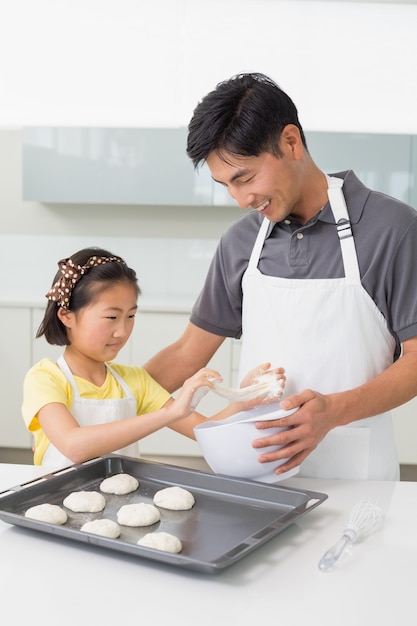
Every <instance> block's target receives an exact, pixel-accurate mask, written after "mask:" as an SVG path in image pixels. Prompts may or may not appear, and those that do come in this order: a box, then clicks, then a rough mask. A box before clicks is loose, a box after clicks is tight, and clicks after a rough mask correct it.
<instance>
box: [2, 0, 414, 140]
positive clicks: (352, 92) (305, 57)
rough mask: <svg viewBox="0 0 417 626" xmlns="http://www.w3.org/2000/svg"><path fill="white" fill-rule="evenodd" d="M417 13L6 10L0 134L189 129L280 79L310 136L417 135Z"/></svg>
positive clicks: (50, 5) (333, 5)
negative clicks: (251, 76) (35, 128)
mask: <svg viewBox="0 0 417 626" xmlns="http://www.w3.org/2000/svg"><path fill="white" fill-rule="evenodd" d="M416 25H417V5H416V3H415V2H399V1H397V2H361V1H351V2H338V1H324V2H323V1H322V2H315V1H313V0H309V1H298V0H290V1H287V2H280V1H279V0H152V1H144V0H36V2H34V1H33V0H13V1H10V0H0V76H1V91H2V97H1V99H0V126H13V125H15V126H21V125H42V124H43V125H90V126H94V125H97V126H113V125H114V126H155V125H157V126H184V125H186V124H187V122H188V120H189V118H190V115H191V113H192V110H193V108H194V106H195V105H196V103H197V101H198V100H199V99H200V98H201V97H202V96H203V95H204V94H205V93H206V92H207V91H209V90H211V89H212V88H213V87H214V86H215V84H216V83H217V82H219V81H220V80H223V79H224V78H227V77H229V76H230V75H232V74H234V73H237V72H241V71H247V70H251V71H252V70H256V71H262V72H265V73H267V74H270V75H271V76H272V77H273V78H274V79H275V80H276V81H277V82H279V83H280V85H281V86H282V87H283V88H284V89H285V90H287V91H288V92H289V94H290V95H291V96H292V97H293V99H294V100H295V102H296V104H297V106H298V109H299V112H300V117H301V122H302V124H303V125H304V126H305V128H306V130H336V131H337V130H343V131H358V132H362V131H364V132H397V133H403V132H404V133H415V132H417V116H416V114H415V112H416V110H417V87H416V80H415V59H416V58H417V37H416Z"/></svg>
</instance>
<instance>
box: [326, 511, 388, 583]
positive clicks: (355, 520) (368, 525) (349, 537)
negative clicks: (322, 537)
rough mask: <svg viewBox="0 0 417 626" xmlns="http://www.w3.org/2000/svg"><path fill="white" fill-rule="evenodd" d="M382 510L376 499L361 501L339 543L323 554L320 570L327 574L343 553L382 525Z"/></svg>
mask: <svg viewBox="0 0 417 626" xmlns="http://www.w3.org/2000/svg"><path fill="white" fill-rule="evenodd" d="M382 518H383V515H382V510H381V508H380V507H379V505H378V504H377V502H376V501H375V500H374V499H369V500H365V499H362V500H360V501H359V502H358V503H357V504H356V505H355V506H354V507H353V509H352V511H351V513H350V516H349V521H348V526H347V528H345V530H344V531H343V534H342V536H341V538H340V539H339V541H338V542H337V543H335V545H334V546H332V547H331V548H330V549H329V550H327V552H325V553H324V554H323V556H322V557H321V559H320V561H319V569H320V570H321V571H322V572H325V571H327V570H329V569H331V568H332V567H333V566H334V565H335V563H336V562H337V560H338V559H339V557H340V556H341V554H342V553H343V551H344V550H345V549H346V548H347V546H348V545H349V544H351V543H354V542H355V541H357V540H358V539H359V538H360V537H364V536H365V535H368V534H369V533H370V532H372V531H373V530H375V529H376V528H377V527H379V526H380V525H381V523H382Z"/></svg>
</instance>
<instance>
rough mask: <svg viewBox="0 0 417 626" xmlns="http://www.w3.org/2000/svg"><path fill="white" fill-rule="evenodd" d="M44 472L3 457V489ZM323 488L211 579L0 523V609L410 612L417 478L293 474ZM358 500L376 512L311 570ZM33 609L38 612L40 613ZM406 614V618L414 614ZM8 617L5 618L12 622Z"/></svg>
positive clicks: (340, 616) (105, 619)
mask: <svg viewBox="0 0 417 626" xmlns="http://www.w3.org/2000/svg"><path fill="white" fill-rule="evenodd" d="M44 473H45V470H43V469H42V468H36V467H33V466H30V465H12V464H0V491H4V490H6V489H7V488H8V487H12V486H15V485H19V484H21V483H23V482H26V481H30V480H32V479H35V478H37V477H39V476H41V475H42V474H44ZM282 485H283V486H290V487H294V488H301V489H309V490H312V491H319V492H323V493H326V494H328V496H329V497H328V499H327V500H325V502H323V503H322V504H321V505H320V506H318V507H317V508H316V509H314V510H312V511H311V512H309V513H308V514H307V515H305V516H304V517H302V518H301V519H300V520H298V521H297V522H296V523H294V524H293V525H292V526H291V527H289V528H287V529H286V530H285V531H283V532H282V533H281V534H279V535H278V536H277V537H275V538H273V539H271V540H270V541H268V542H266V543H265V544H264V545H262V546H260V547H259V548H258V549H257V550H255V551H254V552H253V553H251V554H249V555H248V556H246V557H244V558H243V559H241V560H240V561H239V562H237V563H236V564H234V565H232V566H230V567H229V568H227V569H225V570H224V571H221V572H220V573H219V574H214V575H209V574H201V573H197V572H190V571H185V570H181V569H178V568H176V567H174V566H169V565H163V564H158V563H154V562H152V561H150V562H149V561H146V560H141V559H140V558H137V557H133V556H131V555H124V554H121V553H114V552H112V553H110V552H106V550H105V549H102V548H99V547H96V546H87V545H86V544H78V543H76V542H72V541H70V540H68V541H67V540H64V539H63V538H59V537H53V535H46V534H43V533H38V532H36V531H30V530H28V529H23V528H21V527H15V526H11V525H8V524H6V523H4V522H0V554H1V558H0V589H1V595H2V601H3V611H5V610H6V608H7V612H8V615H13V617H14V618H15V619H16V620H17V619H18V618H19V621H20V622H22V623H24V622H25V621H26V623H30V624H34V625H38V624H39V625H40V624H42V626H49V625H51V626H52V625H54V626H55V625H56V624H59V625H60V626H61V625H66V624H68V625H70V624H71V626H74V624H80V625H84V624H87V623H92V624H97V625H103V624H105V625H107V624H109V625H110V624H112V625H114V624H123V623H125V622H129V623H133V624H139V623H143V622H144V620H145V619H146V621H149V623H158V624H165V625H167V626H168V625H177V624H178V625H179V624H182V625H188V624H192V623H194V622H195V623H196V624H198V626H206V625H207V626H208V625H210V626H215V625H216V623H220V624H228V623H231V622H232V623H234V624H239V626H246V625H248V626H249V625H250V626H255V625H256V624H257V623H258V624H259V623H265V624H268V623H270V622H271V623H279V624H281V625H285V626H298V625H301V624H309V625H311V624H313V625H316V624H317V625H320V626H327V625H332V626H334V625H337V626H345V625H346V626H347V625H349V626H353V625H356V626H362V625H365V624H366V625H367V626H368V625H369V626H373V625H374V624H378V623H384V624H385V623H389V621H390V620H394V619H395V621H396V622H397V621H398V619H399V615H407V616H408V617H407V621H410V620H411V621H413V620H414V619H415V617H414V614H415V601H414V596H415V580H416V575H417V532H416V526H417V524H416V517H417V482H377V481H369V482H368V481H342V480H340V481H336V480H334V481H332V480H316V479H302V478H297V477H294V478H291V479H288V480H287V481H284V482H283V483H282ZM362 497H373V498H376V499H377V501H378V502H379V504H380V505H381V507H382V509H383V511H384V515H385V519H384V524H383V526H382V527H381V528H380V529H379V530H377V531H376V532H374V533H373V534H372V535H369V536H368V537H366V538H364V539H362V541H360V542H358V543H356V544H353V545H352V546H351V548H350V552H349V553H348V554H347V555H345V556H344V557H342V559H341V561H340V562H339V564H338V565H337V566H336V567H335V568H334V569H333V570H331V571H328V572H326V573H324V572H321V571H320V570H319V569H318V566H317V564H318V561H319V559H320V557H321V556H322V554H323V553H324V552H325V550H327V549H328V548H329V547H330V546H331V545H333V544H334V543H335V542H336V541H337V540H338V539H339V537H340V535H341V533H342V531H343V529H344V527H345V526H346V522H347V519H348V517H349V512H350V510H351V508H352V507H353V505H354V504H355V503H356V502H357V501H358V500H360V499H361V498H362ZM42 607H43V609H44V612H43V613H42V612H41V610H42ZM411 615H413V617H411ZM13 621H14V620H13Z"/></svg>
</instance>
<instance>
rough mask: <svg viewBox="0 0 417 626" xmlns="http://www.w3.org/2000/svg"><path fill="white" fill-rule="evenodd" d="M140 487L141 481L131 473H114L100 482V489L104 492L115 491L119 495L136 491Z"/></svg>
mask: <svg viewBox="0 0 417 626" xmlns="http://www.w3.org/2000/svg"><path fill="white" fill-rule="evenodd" d="M138 487H139V481H138V480H136V478H135V477H134V476H131V475H130V474H123V473H122V474H114V476H109V477H108V478H105V479H104V480H103V482H102V483H101V484H100V491H104V493H114V494H116V495H117V496H124V495H126V494H127V493H131V492H132V491H136V489H137V488H138Z"/></svg>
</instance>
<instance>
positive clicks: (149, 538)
mask: <svg viewBox="0 0 417 626" xmlns="http://www.w3.org/2000/svg"><path fill="white" fill-rule="evenodd" d="M137 543H138V546H144V547H145V548H154V549H155V550H163V551H164V552H173V553H174V554H177V553H178V552H181V550H182V543H181V541H180V540H179V539H178V537H176V536H175V535H171V534H170V533H165V532H163V531H161V532H154V533H147V534H146V535H144V536H143V537H142V538H141V539H139V541H138V542H137Z"/></svg>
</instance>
